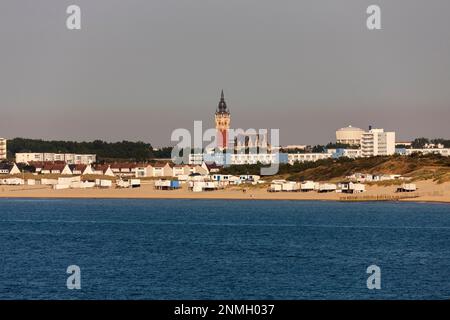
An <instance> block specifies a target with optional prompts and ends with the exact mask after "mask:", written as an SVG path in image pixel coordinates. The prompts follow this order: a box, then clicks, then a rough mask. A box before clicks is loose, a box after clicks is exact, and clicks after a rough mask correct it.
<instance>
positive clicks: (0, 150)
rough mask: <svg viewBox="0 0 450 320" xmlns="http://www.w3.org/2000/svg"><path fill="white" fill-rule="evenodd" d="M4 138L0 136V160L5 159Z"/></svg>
mask: <svg viewBox="0 0 450 320" xmlns="http://www.w3.org/2000/svg"><path fill="white" fill-rule="evenodd" d="M6 151H7V148H6V139H3V138H0V160H5V159H6V156H7V154H6Z"/></svg>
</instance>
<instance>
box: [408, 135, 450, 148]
mask: <svg viewBox="0 0 450 320" xmlns="http://www.w3.org/2000/svg"><path fill="white" fill-rule="evenodd" d="M427 144H435V145H438V144H442V145H443V146H444V148H450V140H448V139H442V138H436V139H428V138H423V137H422V138H417V139H414V141H413V142H412V143H411V146H412V147H413V148H417V149H421V148H423V147H425V145H427Z"/></svg>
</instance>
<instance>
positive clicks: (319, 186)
mask: <svg viewBox="0 0 450 320" xmlns="http://www.w3.org/2000/svg"><path fill="white" fill-rule="evenodd" d="M267 191H269V192H311V191H316V192H319V193H325V192H343V193H361V192H365V191H366V187H365V185H364V184H362V183H354V182H351V181H350V182H341V183H338V184H335V183H319V182H314V181H303V182H295V181H286V180H274V181H272V183H271V184H270V186H269V189H268V190H267Z"/></svg>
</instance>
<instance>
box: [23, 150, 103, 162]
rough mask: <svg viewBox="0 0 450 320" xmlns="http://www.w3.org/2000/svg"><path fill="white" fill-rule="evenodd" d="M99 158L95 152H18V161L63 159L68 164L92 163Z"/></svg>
mask: <svg viewBox="0 0 450 320" xmlns="http://www.w3.org/2000/svg"><path fill="white" fill-rule="evenodd" d="M96 159H97V156H96V155H95V154H73V153H33V152H30V153H16V163H29V162H31V161H34V162H44V161H45V162H54V161H62V162H65V163H67V164H91V163H94V162H95V161H96Z"/></svg>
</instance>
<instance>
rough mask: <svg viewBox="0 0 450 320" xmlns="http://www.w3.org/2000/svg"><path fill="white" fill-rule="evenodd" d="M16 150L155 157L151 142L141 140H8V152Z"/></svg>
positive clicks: (139, 158) (127, 157) (128, 158)
mask: <svg viewBox="0 0 450 320" xmlns="http://www.w3.org/2000/svg"><path fill="white" fill-rule="evenodd" d="M18 152H50V153H81V154H86V153H88V154H96V155H97V158H98V159H99V160H102V159H125V160H135V161H145V160H149V159H152V158H155V154H154V153H153V148H152V146H151V144H149V143H145V142H142V141H138V142H131V141H120V142H106V141H102V140H94V141H91V142H85V141H83V142H76V141H45V140H40V139H24V138H14V139H12V140H8V153H10V155H11V156H14V154H16V153H18Z"/></svg>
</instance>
